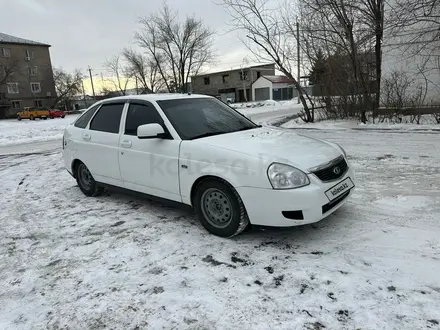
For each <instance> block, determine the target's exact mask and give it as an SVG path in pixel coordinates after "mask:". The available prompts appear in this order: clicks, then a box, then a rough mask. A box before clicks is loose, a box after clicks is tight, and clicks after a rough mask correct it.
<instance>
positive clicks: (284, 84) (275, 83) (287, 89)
mask: <svg viewBox="0 0 440 330" xmlns="http://www.w3.org/2000/svg"><path fill="white" fill-rule="evenodd" d="M296 96H297V92H296V89H295V88H294V86H293V81H292V79H290V78H288V77H286V76H261V77H260V78H258V79H257V80H256V81H255V82H254V83H253V84H252V100H253V101H264V100H276V101H282V100H290V99H292V98H294V97H296Z"/></svg>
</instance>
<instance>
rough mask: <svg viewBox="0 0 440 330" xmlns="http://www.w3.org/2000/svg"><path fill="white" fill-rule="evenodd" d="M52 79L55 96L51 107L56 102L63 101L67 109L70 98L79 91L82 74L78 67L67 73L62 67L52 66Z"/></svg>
mask: <svg viewBox="0 0 440 330" xmlns="http://www.w3.org/2000/svg"><path fill="white" fill-rule="evenodd" d="M53 79H54V82H55V91H56V93H57V97H56V98H55V100H54V102H53V104H52V107H55V106H56V105H57V104H58V103H63V104H64V105H65V106H66V109H67V108H68V103H69V101H70V99H71V98H72V97H73V96H75V95H77V94H79V93H80V92H81V90H82V81H83V79H84V75H83V74H82V73H81V71H80V70H79V69H76V70H74V72H73V73H69V72H67V71H65V70H63V69H62V68H53Z"/></svg>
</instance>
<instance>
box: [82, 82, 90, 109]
mask: <svg viewBox="0 0 440 330" xmlns="http://www.w3.org/2000/svg"><path fill="white" fill-rule="evenodd" d="M81 84H82V89H83V97H84V104H85V106H86V108H88V107H89V106H88V104H87V98H86V90H85V89H84V80H81Z"/></svg>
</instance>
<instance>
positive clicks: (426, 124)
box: [281, 116, 440, 131]
mask: <svg viewBox="0 0 440 330" xmlns="http://www.w3.org/2000/svg"><path fill="white" fill-rule="evenodd" d="M403 119H405V118H403ZM281 126H282V127H284V128H306V129H326V130H330V129H332V130H340V129H374V130H410V131H440V125H439V124H437V123H436V122H435V120H434V118H433V117H431V116H424V117H423V118H422V120H421V121H420V124H415V123H412V122H411V121H410V120H409V119H407V120H403V121H402V123H400V122H399V123H396V121H389V120H386V121H385V122H380V123H378V122H376V123H375V124H373V123H372V122H371V121H370V122H368V123H367V124H363V123H361V122H359V121H356V120H351V119H347V120H322V121H317V122H315V123H304V121H302V120H301V119H300V118H295V119H292V120H290V121H288V122H286V123H284V124H282V125H281Z"/></svg>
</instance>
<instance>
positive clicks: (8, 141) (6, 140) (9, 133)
mask: <svg viewBox="0 0 440 330" xmlns="http://www.w3.org/2000/svg"><path fill="white" fill-rule="evenodd" d="M78 116H79V115H70V116H66V117H65V118H55V119H47V120H38V119H36V120H34V121H31V120H27V119H23V120H22V121H18V120H14V119H11V120H0V146H7V145H14V144H19V143H30V142H41V141H50V140H58V139H61V138H62V136H63V131H64V129H65V127H66V126H67V125H68V124H70V123H72V122H73V121H75V120H76V118H78Z"/></svg>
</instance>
